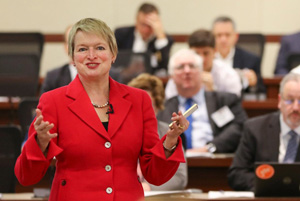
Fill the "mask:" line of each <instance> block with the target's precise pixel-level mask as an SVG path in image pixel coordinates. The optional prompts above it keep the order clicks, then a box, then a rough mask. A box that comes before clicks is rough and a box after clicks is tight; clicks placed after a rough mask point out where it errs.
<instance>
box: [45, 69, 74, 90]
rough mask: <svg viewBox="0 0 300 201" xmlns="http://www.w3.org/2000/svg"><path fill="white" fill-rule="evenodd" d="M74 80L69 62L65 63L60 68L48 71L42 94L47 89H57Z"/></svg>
mask: <svg viewBox="0 0 300 201" xmlns="http://www.w3.org/2000/svg"><path fill="white" fill-rule="evenodd" d="M71 81H72V79H71V73H70V70H69V64H65V65H63V66H61V67H59V68H56V69H54V70H51V71H49V72H48V73H47V75H46V77H45V80H44V82H43V84H42V88H41V94H43V93H44V92H46V91H50V90H53V89H56V88H58V87H62V86H65V85H68V84H69V83H70V82H71Z"/></svg>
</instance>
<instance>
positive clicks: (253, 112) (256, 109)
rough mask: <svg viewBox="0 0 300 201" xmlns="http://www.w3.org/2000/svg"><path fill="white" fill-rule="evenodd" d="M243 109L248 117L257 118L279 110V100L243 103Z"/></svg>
mask: <svg viewBox="0 0 300 201" xmlns="http://www.w3.org/2000/svg"><path fill="white" fill-rule="evenodd" d="M242 106H243V108H244V109H245V111H246V112H247V114H248V117H256V116H259V115H263V114H268V113H271V112H274V111H277V110H278V99H267V100H264V101H243V103H242Z"/></svg>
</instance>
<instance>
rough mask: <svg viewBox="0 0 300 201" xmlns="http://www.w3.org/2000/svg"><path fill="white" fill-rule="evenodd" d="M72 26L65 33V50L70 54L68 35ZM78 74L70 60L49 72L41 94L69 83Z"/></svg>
mask: <svg viewBox="0 0 300 201" xmlns="http://www.w3.org/2000/svg"><path fill="white" fill-rule="evenodd" d="M71 28H72V26H68V27H67V28H66V30H65V34H64V46H65V51H66V53H67V54H68V36H69V32H70V30H71ZM76 75H77V71H76V68H75V67H74V66H73V64H72V63H71V59H70V62H69V63H67V64H64V65H63V66H61V67H58V68H55V69H53V70H51V71H49V72H47V74H46V77H45V80H44V82H43V84H42V87H41V92H40V94H42V93H44V92H46V91H50V90H53V89H56V88H58V87H62V86H65V85H68V84H69V83H70V82H71V81H72V80H73V79H74V78H75V77H76Z"/></svg>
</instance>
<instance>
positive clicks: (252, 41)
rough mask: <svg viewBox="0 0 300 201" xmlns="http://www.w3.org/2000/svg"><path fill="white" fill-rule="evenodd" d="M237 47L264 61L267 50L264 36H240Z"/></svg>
mask: <svg viewBox="0 0 300 201" xmlns="http://www.w3.org/2000/svg"><path fill="white" fill-rule="evenodd" d="M237 46H239V47H241V48H242V49H244V50H247V51H249V52H251V53H252V54H254V55H256V56H258V57H260V58H261V59H262V58H263V54H264V48H265V36H264V35H262V34H240V35H239V40H238V42H237Z"/></svg>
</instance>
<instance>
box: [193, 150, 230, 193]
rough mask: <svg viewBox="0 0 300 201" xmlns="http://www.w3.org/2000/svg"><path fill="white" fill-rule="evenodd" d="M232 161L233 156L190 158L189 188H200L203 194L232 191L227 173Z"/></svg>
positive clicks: (220, 155) (219, 155)
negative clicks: (214, 191)
mask: <svg viewBox="0 0 300 201" xmlns="http://www.w3.org/2000/svg"><path fill="white" fill-rule="evenodd" d="M232 159H233V155H232V154H215V157H214V158H204V157H193V158H188V159H187V164H188V185H187V188H198V189H201V190H202V191H203V192H208V191H211V190H232V189H231V188H230V187H229V185H228V182H227V171H228V168H229V166H230V165H231V163H232Z"/></svg>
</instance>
